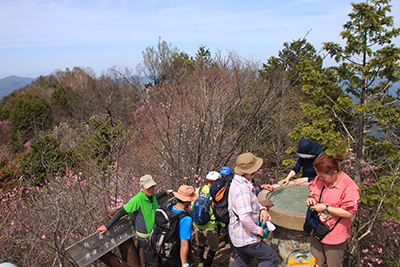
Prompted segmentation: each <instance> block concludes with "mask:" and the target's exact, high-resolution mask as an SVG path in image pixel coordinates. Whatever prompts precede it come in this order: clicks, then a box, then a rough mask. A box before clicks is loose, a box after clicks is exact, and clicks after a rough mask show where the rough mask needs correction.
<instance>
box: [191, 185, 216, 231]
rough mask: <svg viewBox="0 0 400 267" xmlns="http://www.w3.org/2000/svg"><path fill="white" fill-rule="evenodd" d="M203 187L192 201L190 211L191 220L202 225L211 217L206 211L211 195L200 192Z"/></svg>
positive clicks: (209, 204) (209, 205)
mask: <svg viewBox="0 0 400 267" xmlns="http://www.w3.org/2000/svg"><path fill="white" fill-rule="evenodd" d="M202 190H203V187H201V188H200V190H199V195H200V196H199V197H198V198H197V199H196V200H195V201H194V202H193V207H192V210H191V212H190V216H191V217H192V219H193V222H194V223H196V224H198V225H204V224H206V223H208V222H209V221H210V219H211V215H210V214H209V213H208V212H209V210H210V207H211V196H210V193H208V194H202Z"/></svg>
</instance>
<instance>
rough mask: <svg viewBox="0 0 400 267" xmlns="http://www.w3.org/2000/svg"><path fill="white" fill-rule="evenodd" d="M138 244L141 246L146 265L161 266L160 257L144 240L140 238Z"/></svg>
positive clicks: (150, 266)
mask: <svg viewBox="0 0 400 267" xmlns="http://www.w3.org/2000/svg"><path fill="white" fill-rule="evenodd" d="M138 241H139V245H140V247H141V248H142V251H143V256H144V259H145V260H146V263H147V266H148V267H160V266H161V258H160V257H159V256H158V255H157V253H155V252H154V251H153V250H152V249H151V247H150V246H149V244H147V243H146V241H144V240H140V239H138Z"/></svg>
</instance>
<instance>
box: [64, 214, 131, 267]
mask: <svg viewBox="0 0 400 267" xmlns="http://www.w3.org/2000/svg"><path fill="white" fill-rule="evenodd" d="M134 235H135V223H134V219H133V215H132V214H129V215H126V216H124V217H122V218H121V219H119V220H118V221H117V222H116V223H114V224H113V226H112V227H111V228H110V229H109V230H108V231H107V232H105V233H104V234H102V235H100V234H99V232H96V233H94V234H92V235H91V236H89V237H87V238H85V239H83V240H81V241H79V242H78V243H76V244H74V245H72V246H70V247H68V248H67V249H66V251H67V252H68V253H69V254H70V255H71V257H72V258H73V259H74V261H75V262H76V263H77V264H78V265H79V266H80V267H84V266H87V265H89V264H90V263H92V262H94V261H95V260H97V259H99V258H100V257H102V256H104V255H105V254H107V253H108V252H109V251H111V250H112V249H114V248H116V247H118V246H119V245H121V244H122V243H124V242H125V241H127V240H128V239H130V238H132V237H133V236H134ZM132 244H133V242H132Z"/></svg>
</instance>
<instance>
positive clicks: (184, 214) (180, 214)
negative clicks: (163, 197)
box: [167, 203, 190, 220]
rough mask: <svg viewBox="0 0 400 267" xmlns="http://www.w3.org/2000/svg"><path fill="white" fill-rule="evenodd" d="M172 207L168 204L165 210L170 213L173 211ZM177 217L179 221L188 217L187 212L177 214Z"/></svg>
mask: <svg viewBox="0 0 400 267" xmlns="http://www.w3.org/2000/svg"><path fill="white" fill-rule="evenodd" d="M172 207H173V205H172V204H171V203H170V204H168V206H167V208H169V209H170V210H171V211H173V210H172ZM177 215H178V218H179V220H181V219H182V218H183V217H185V216H190V215H189V213H187V211H182V212H179V213H178V214H177Z"/></svg>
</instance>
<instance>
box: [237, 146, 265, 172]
mask: <svg viewBox="0 0 400 267" xmlns="http://www.w3.org/2000/svg"><path fill="white" fill-rule="evenodd" d="M262 164H263V159H262V158H258V157H256V156H254V154H253V153H250V152H247V153H244V154H241V155H239V156H238V157H237V159H236V166H235V168H234V171H235V173H236V174H239V175H244V174H251V173H253V172H256V171H257V170H258V169H260V168H261V166H262Z"/></svg>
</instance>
